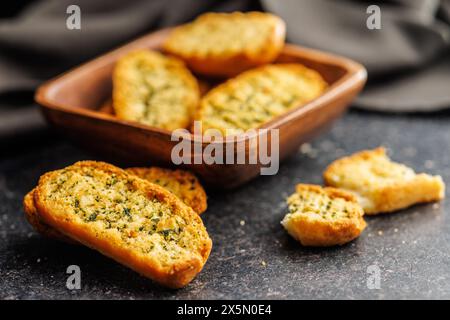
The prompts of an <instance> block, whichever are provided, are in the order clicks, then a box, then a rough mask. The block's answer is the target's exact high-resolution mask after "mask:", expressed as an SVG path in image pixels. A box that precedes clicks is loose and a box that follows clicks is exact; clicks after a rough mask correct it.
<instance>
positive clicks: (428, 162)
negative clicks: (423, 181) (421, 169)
mask: <svg viewBox="0 0 450 320" xmlns="http://www.w3.org/2000/svg"><path fill="white" fill-rule="evenodd" d="M424 166H425V168H427V169H433V168H434V161H432V160H426V161H425V163H424Z"/></svg>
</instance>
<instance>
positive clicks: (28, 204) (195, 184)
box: [23, 167, 207, 244]
mask: <svg viewBox="0 0 450 320" xmlns="http://www.w3.org/2000/svg"><path fill="white" fill-rule="evenodd" d="M125 171H127V172H129V173H131V174H134V175H136V176H138V177H140V178H142V179H145V180H147V181H149V182H152V183H155V184H158V185H160V186H162V187H164V188H165V189H167V190H169V191H170V192H172V193H173V194H175V195H176V196H177V197H178V198H180V199H181V200H182V201H183V202H184V203H185V204H187V205H188V206H190V207H191V208H192V209H194V211H195V212H197V213H198V214H201V213H203V212H204V211H205V210H206V208H207V202H206V200H207V197H206V193H205V190H204V189H203V187H202V186H201V184H200V182H199V181H198V179H197V177H196V176H195V175H194V174H192V173H191V172H189V171H185V170H170V169H164V168H158V167H150V168H128V169H125ZM23 205H24V211H25V216H26V218H27V220H28V222H29V223H30V224H31V226H32V227H33V228H34V229H35V230H36V231H38V232H39V233H40V234H42V235H43V236H45V237H48V238H51V239H55V240H59V241H64V242H68V243H72V244H74V243H76V242H75V241H74V240H72V239H70V238H69V237H67V236H65V235H64V234H62V233H61V232H59V231H58V230H56V229H54V228H52V227H51V226H49V225H47V224H46V223H45V222H44V221H42V218H41V217H40V215H39V212H38V211H37V209H36V207H35V205H34V189H33V190H32V191H30V192H29V193H28V194H27V195H26V196H25V197H24V202H23Z"/></svg>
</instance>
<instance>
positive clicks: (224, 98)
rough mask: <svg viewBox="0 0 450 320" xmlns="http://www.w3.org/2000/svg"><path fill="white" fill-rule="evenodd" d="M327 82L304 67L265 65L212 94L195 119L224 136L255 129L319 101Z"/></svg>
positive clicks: (206, 127)
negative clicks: (286, 113)
mask: <svg viewBox="0 0 450 320" xmlns="http://www.w3.org/2000/svg"><path fill="white" fill-rule="evenodd" d="M327 86H328V85H327V83H326V82H325V80H324V79H323V78H322V76H321V75H320V74H319V73H318V72H316V71H315V70H312V69H309V68H307V67H305V66H303V65H301V64H294V63H291V64H273V65H265V66H262V67H259V68H256V69H252V70H249V71H246V72H244V73H242V74H240V75H239V76H237V77H236V78H233V79H230V80H228V81H226V82H225V83H223V84H221V85H218V86H217V87H215V88H214V89H212V90H211V91H209V92H208V93H207V94H206V95H205V96H204V97H203V99H202V100H201V103H200V108H199V110H198V113H197V115H196V120H199V121H202V130H203V132H205V131H206V130H207V129H218V130H220V131H221V132H222V134H224V135H225V134H233V132H234V131H236V130H244V131H245V130H248V129H256V128H258V127H260V126H261V125H263V124H264V123H266V122H268V121H270V120H272V119H273V118H275V117H277V116H279V115H281V114H283V113H285V112H287V111H289V110H291V109H293V108H296V107H299V106H301V105H303V104H305V103H307V102H309V101H310V100H312V99H315V98H317V97H318V96H319V95H320V94H322V93H323V92H324V91H325V89H326V88H327Z"/></svg>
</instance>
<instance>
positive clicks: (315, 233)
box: [281, 184, 366, 247]
mask: <svg viewBox="0 0 450 320" xmlns="http://www.w3.org/2000/svg"><path fill="white" fill-rule="evenodd" d="M287 203H288V206H289V213H288V214H287V215H286V216H285V217H284V219H283V221H281V224H282V225H283V226H284V228H285V229H286V230H287V232H288V233H289V234H290V235H291V236H292V237H294V238H295V239H296V240H298V241H300V243H301V244H302V245H304V246H318V247H326V246H334V245H342V244H345V243H347V242H349V241H352V240H353V239H355V238H357V237H358V236H359V235H360V234H361V232H362V231H363V230H364V228H365V227H366V222H365V221H364V219H363V215H364V212H363V210H362V208H361V206H360V205H359V204H358V202H357V199H356V197H355V196H353V195H352V194H351V193H349V192H345V191H342V190H339V189H335V188H330V187H328V188H322V187H320V186H316V185H308V184H299V185H297V187H296V192H295V193H294V194H293V195H291V196H290V197H289V198H288V200H287Z"/></svg>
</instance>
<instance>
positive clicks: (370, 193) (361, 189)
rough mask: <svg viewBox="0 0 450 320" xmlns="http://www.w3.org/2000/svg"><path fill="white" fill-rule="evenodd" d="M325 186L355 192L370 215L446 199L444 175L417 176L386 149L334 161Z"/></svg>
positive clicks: (381, 148)
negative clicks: (394, 159) (442, 176)
mask: <svg viewBox="0 0 450 320" xmlns="http://www.w3.org/2000/svg"><path fill="white" fill-rule="evenodd" d="M323 176H324V180H325V183H326V184H327V185H329V186H333V187H337V188H342V189H345V190H349V191H351V192H353V193H355V194H356V195H357V197H358V200H359V202H360V204H361V206H362V207H363V209H364V212H365V213H366V214H368V215H374V214H379V213H386V212H392V211H396V210H399V209H403V208H407V207H409V206H411V205H413V204H416V203H421V202H430V201H437V200H440V199H443V198H444V195H445V185H444V182H443V181H442V178H441V177H440V176H431V175H428V174H424V173H420V174H416V173H415V172H414V170H413V169H411V168H409V167H407V166H405V165H403V164H400V163H396V162H393V161H391V160H390V159H389V157H388V156H387V155H386V150H385V149H384V148H383V147H379V148H376V149H374V150H365V151H361V152H358V153H355V154H353V155H351V156H348V157H344V158H342V159H338V160H336V161H334V162H333V163H332V164H331V165H330V166H328V168H327V169H326V170H325V172H324V175H323Z"/></svg>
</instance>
